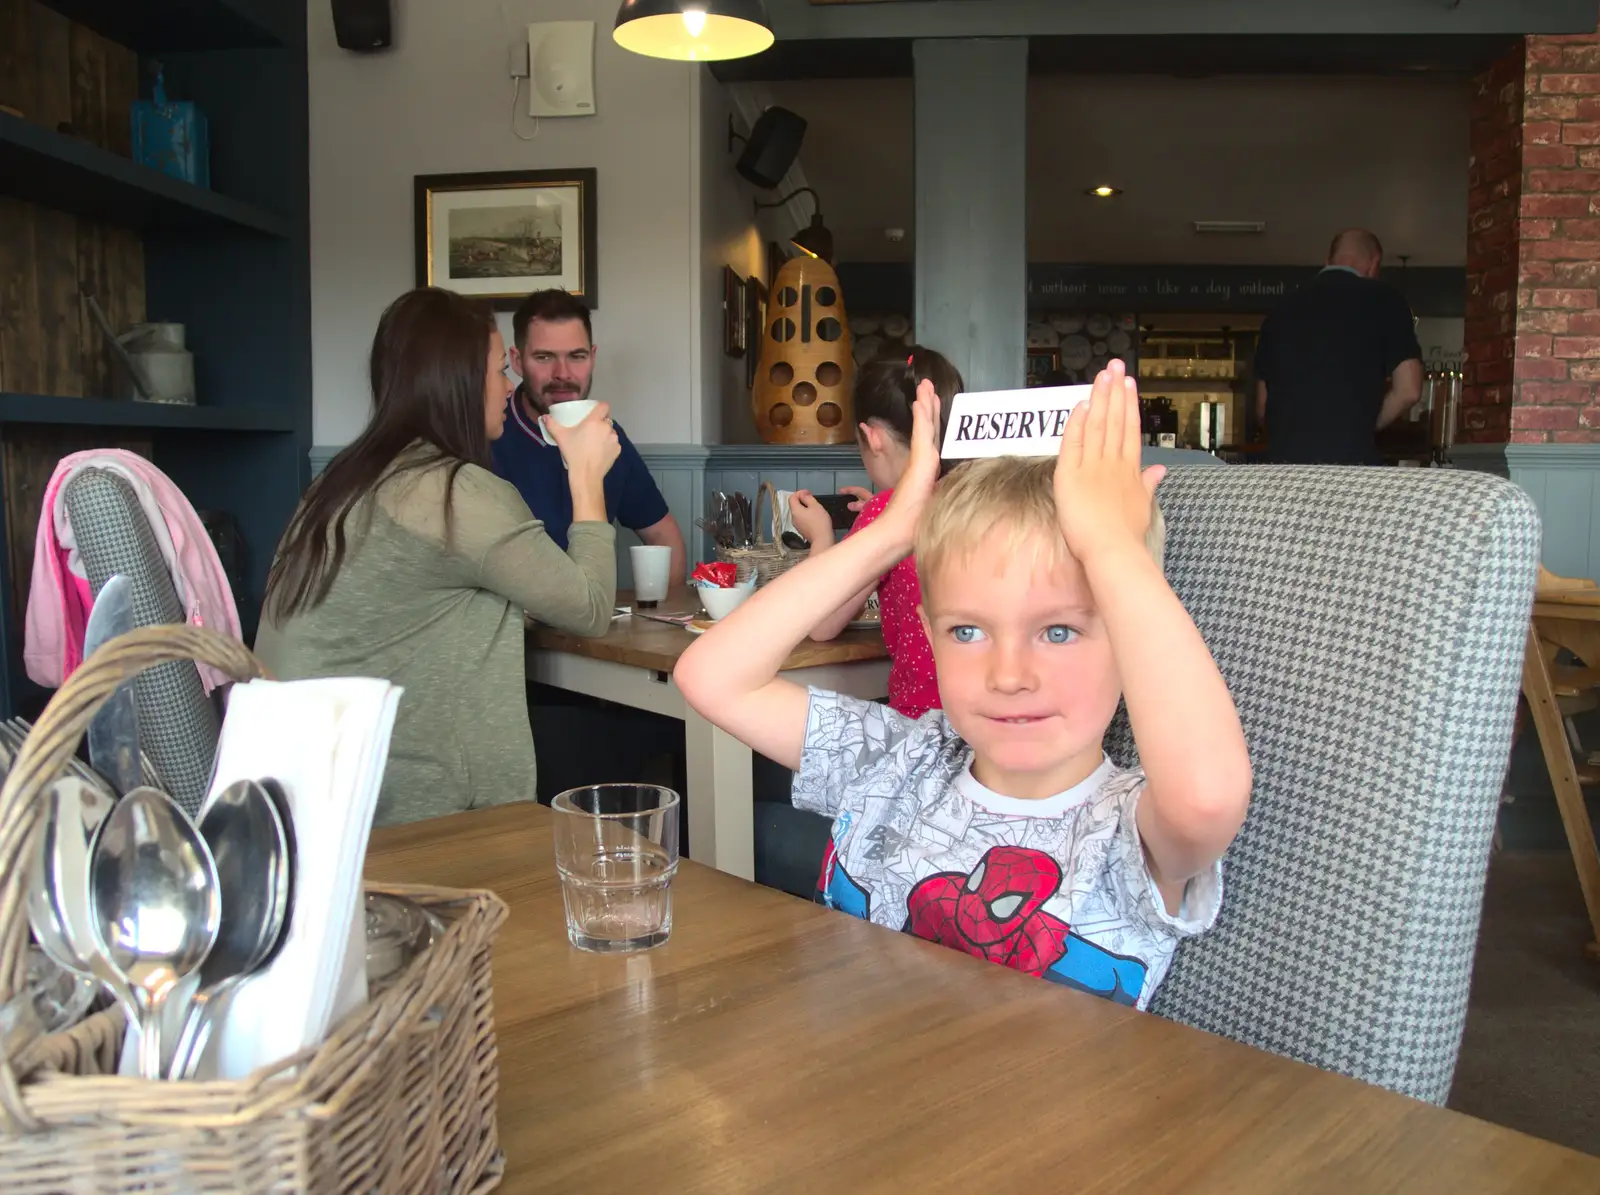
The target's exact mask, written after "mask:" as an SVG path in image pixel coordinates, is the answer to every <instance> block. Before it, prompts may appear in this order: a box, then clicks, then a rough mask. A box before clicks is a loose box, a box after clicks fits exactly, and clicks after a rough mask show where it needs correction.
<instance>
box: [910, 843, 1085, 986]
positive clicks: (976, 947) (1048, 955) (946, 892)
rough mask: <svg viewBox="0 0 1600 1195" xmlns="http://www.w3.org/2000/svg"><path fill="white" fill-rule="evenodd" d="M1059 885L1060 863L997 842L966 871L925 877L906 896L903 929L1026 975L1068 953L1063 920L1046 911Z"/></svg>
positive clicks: (1036, 971) (1047, 966)
mask: <svg viewBox="0 0 1600 1195" xmlns="http://www.w3.org/2000/svg"><path fill="white" fill-rule="evenodd" d="M1060 886H1061V865H1060V864H1058V863H1057V862H1056V861H1055V860H1054V859H1052V858H1051V857H1050V856H1049V855H1046V854H1044V853H1043V852H1042V851H1036V850H1031V849H1029V848H1028V847H1021V846H997V847H992V848H990V849H989V850H988V851H987V852H985V854H984V856H983V858H982V859H980V860H978V865H977V866H976V867H974V868H973V869H972V872H971V874H969V875H962V874H960V873H959V872H943V873H941V874H939V875H931V876H928V877H927V878H926V879H925V880H923V881H922V882H921V883H919V884H918V885H917V886H916V887H915V888H913V889H912V890H911V893H910V895H909V896H908V897H907V898H906V912H907V914H908V917H907V919H906V930H907V932H909V933H912V934H915V935H916V936H917V937H919V938H925V939H927V940H928V941H930V942H938V943H939V944H940V945H942V946H950V947H953V948H955V949H957V950H965V951H966V952H967V953H968V954H972V955H976V956H977V957H979V958H984V959H988V960H989V961H990V962H992V963H1002V964H1004V965H1005V966H1007V967H1012V968H1014V969H1015V970H1018V971H1024V972H1026V973H1027V974H1029V975H1043V974H1044V973H1045V971H1047V970H1048V969H1049V968H1050V967H1051V966H1052V965H1053V964H1054V963H1055V962H1056V960H1057V959H1059V958H1061V956H1062V955H1064V954H1065V953H1066V951H1067V936H1068V930H1067V923H1066V922H1065V921H1063V920H1061V918H1059V917H1056V916H1054V915H1052V914H1050V913H1046V912H1045V911H1044V903H1045V901H1047V900H1049V899H1050V898H1051V897H1052V896H1054V895H1055V894H1056V890H1057V889H1058V888H1059V887H1060Z"/></svg>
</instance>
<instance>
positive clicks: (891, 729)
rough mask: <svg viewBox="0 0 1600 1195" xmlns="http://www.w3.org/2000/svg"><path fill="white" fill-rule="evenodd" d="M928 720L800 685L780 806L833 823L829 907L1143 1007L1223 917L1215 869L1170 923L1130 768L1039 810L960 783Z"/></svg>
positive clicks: (962, 769)
mask: <svg viewBox="0 0 1600 1195" xmlns="http://www.w3.org/2000/svg"><path fill="white" fill-rule="evenodd" d="M971 764H972V749H971V748H970V747H968V746H967V744H966V743H965V742H964V741H963V740H962V739H961V738H960V736H958V735H957V734H956V732H955V730H954V729H952V727H951V726H950V723H949V721H948V720H947V719H946V718H945V716H944V714H943V713H942V712H940V711H932V712H930V713H928V714H926V715H924V716H923V717H922V718H921V719H919V720H917V721H912V720H911V719H910V718H906V717H904V716H903V715H901V714H897V713H895V711H894V710H892V709H890V708H888V707H887V706H882V705H878V704H875V703H873V702H869V701H861V700H858V699H856V698H854V697H845V696H843V695H841V694H838V693H830V692H826V691H824V690H820V689H812V690H811V695H810V712H809V714H808V715H807V718H806V739H805V748H804V751H803V753H802V756H801V762H800V770H799V772H797V773H796V774H795V779H794V790H793V799H794V803H795V804H796V805H797V806H799V807H800V808H802V809H809V810H811V811H812V812H814V813H821V814H824V815H826V816H828V817H831V818H833V819H834V822H833V843H832V847H831V849H830V851H829V858H828V863H827V866H826V867H825V868H824V870H823V879H822V886H823V899H824V900H825V902H826V903H827V904H828V905H830V906H831V907H833V908H836V909H840V910H843V911H844V912H847V913H852V914H854V915H855V916H857V917H862V918H865V919H867V920H869V921H872V922H874V923H875V924H877V925H882V926H886V927H887V928H889V929H895V930H903V931H905V932H906V933H909V934H914V935H916V936H917V937H919V938H925V939H927V940H928V941H931V942H938V943H940V944H941V945H944V946H949V947H952V948H954V949H957V950H964V951H966V952H967V953H968V954H972V955H976V956H977V957H979V958H985V959H989V960H990V961H992V962H997V963H1002V964H1004V965H1005V966H1008V967H1012V968H1015V969H1016V970H1018V971H1026V972H1027V973H1029V974H1030V975H1037V976H1039V977H1041V978H1043V979H1047V980H1050V981H1051V982H1054V983H1059V984H1062V985H1063V986H1066V987H1071V988H1077V989H1078V990H1080V991H1087V992H1092V993H1093V994H1095V995H1098V996H1104V997H1106V998H1107V999H1110V1000H1114V1001H1116V1002H1117V1003H1119V1004H1129V1005H1135V1006H1137V1007H1139V1008H1145V1007H1146V1006H1148V1004H1149V1003H1150V997H1151V996H1153V995H1154V994H1155V991H1156V988H1157V987H1159V986H1160V984H1161V980H1162V979H1163V978H1164V977H1165V976H1166V973H1167V969H1168V967H1170V966H1171V964H1172V956H1173V954H1174V953H1176V951H1177V948H1178V943H1179V941H1181V940H1182V939H1183V938H1186V937H1190V936H1192V935H1194V934H1198V933H1202V932H1204V931H1205V930H1207V929H1209V928H1210V927H1211V925H1212V924H1213V923H1214V922H1215V921H1216V918H1217V913H1218V911H1219V910H1220V909H1221V907H1222V867H1221V864H1220V863H1216V864H1213V865H1212V867H1211V869H1210V870H1209V871H1207V872H1205V873H1204V874H1202V875H1199V876H1196V877H1195V878H1194V879H1192V880H1190V881H1189V885H1188V887H1187V889H1186V890H1185V892H1184V897H1183V905H1182V908H1181V909H1180V910H1179V914H1178V915H1177V916H1173V915H1172V914H1170V913H1168V912H1167V909H1166V904H1165V902H1164V901H1163V900H1162V899H1161V894H1160V892H1159V891H1157V889H1156V886H1155V882H1154V881H1153V880H1152V879H1151V878H1150V872H1149V869H1148V868H1147V867H1146V866H1145V858H1144V849H1143V846H1142V845H1141V843H1140V841H1139V831H1138V827H1137V825H1136V823H1135V819H1134V810H1135V808H1136V807H1137V805H1138V800H1139V795H1140V793H1142V792H1143V791H1144V784H1145V780H1144V773H1143V772H1142V771H1138V770H1133V771H1121V770H1119V769H1118V768H1116V767H1115V766H1114V765H1113V764H1112V763H1111V761H1110V760H1109V759H1108V760H1106V761H1104V762H1103V763H1102V764H1101V765H1100V767H1099V768H1098V769H1097V770H1096V771H1095V772H1094V774H1093V775H1091V776H1090V777H1089V778H1088V779H1086V780H1084V781H1083V782H1082V783H1081V784H1078V785H1077V786H1075V787H1074V788H1071V789H1069V790H1068V791H1066V792H1064V793H1057V794H1056V795H1055V796H1053V797H1047V798H1045V799H1044V800H1041V801H1024V800H1018V799H1017V798H1014V797H1005V796H1001V795H1000V794H999V793H995V792H992V791H990V790H989V789H987V788H985V787H984V786H983V785H981V784H979V783H978V782H977V780H976V779H974V777H973V775H972V767H971Z"/></svg>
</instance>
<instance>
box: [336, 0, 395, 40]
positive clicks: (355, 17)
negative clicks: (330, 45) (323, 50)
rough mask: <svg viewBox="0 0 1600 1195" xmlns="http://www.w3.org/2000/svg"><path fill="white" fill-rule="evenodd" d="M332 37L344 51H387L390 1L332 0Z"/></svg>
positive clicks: (389, 37)
mask: <svg viewBox="0 0 1600 1195" xmlns="http://www.w3.org/2000/svg"><path fill="white" fill-rule="evenodd" d="M333 35H334V37H336V38H337V39H338V41H339V48H340V49H343V50H356V51H358V52H360V53H371V52H372V51H373V50H383V49H387V48H388V46H389V43H390V41H391V40H393V36H394V35H393V32H392V30H391V29H390V28H389V0H333Z"/></svg>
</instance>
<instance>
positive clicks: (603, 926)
mask: <svg viewBox="0 0 1600 1195" xmlns="http://www.w3.org/2000/svg"><path fill="white" fill-rule="evenodd" d="M679 804H680V799H679V797H678V794H677V793H675V792H673V791H672V790H671V789H670V788H661V787H659V786H657V785H654V784H595V785H591V786H589V787H587V788H572V789H568V790H567V791H566V792H564V793H561V794H559V795H558V796H557V797H556V799H555V800H554V801H553V802H552V803H551V810H552V811H553V812H554V813H555V839H556V869H557V870H558V871H559V872H560V873H561V895H562V898H563V899H564V900H565V902H566V906H567V939H568V940H569V941H570V942H571V943H572V944H573V945H574V946H576V947H577V948H578V949H579V950H593V951H599V952H601V953H618V952H622V951H628V950H647V949H649V948H650V947H652V946H659V945H661V943H663V942H665V941H666V940H667V937H668V935H670V934H671V933H672V876H673V873H674V872H676V871H677V870H678V806H679Z"/></svg>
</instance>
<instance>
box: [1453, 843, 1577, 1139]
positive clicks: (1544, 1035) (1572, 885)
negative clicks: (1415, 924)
mask: <svg viewBox="0 0 1600 1195" xmlns="http://www.w3.org/2000/svg"><path fill="white" fill-rule="evenodd" d="M1588 937H1589V927H1588V921H1587V919H1586V918H1585V916H1584V909H1583V895H1582V893H1581V892H1580V891H1579V890H1578V878H1577V874H1576V873H1575V872H1574V871H1573V866H1572V857H1571V855H1569V854H1568V853H1567V852H1566V851H1565V850H1559V851H1529V850H1507V851H1503V852H1501V853H1499V854H1497V855H1496V856H1495V857H1494V859H1493V861H1492V863H1491V865H1490V868H1489V886H1488V890H1487V892H1486V893H1485V896H1484V908H1483V928H1482V932H1481V933H1480V935H1479V938H1478V957H1477V963H1476V966H1475V968H1474V971H1473V978H1472V998H1471V1002H1470V1004H1469V1006H1468V1009H1467V1030H1466V1036H1465V1038H1464V1039H1463V1040H1462V1043H1461V1061H1460V1063H1459V1064H1458V1065H1457V1067H1456V1078H1455V1086H1454V1087H1453V1088H1452V1089H1451V1092H1450V1107H1452V1108H1454V1109H1456V1110H1457V1111H1459V1112H1466V1113H1468V1114H1470V1115H1472V1116H1478V1117H1482V1118H1483V1119H1484V1120H1489V1121H1493V1122H1494V1123H1495V1124H1501V1125H1506V1126H1508V1127H1510V1128H1513V1129H1519V1130H1521V1131H1522V1132H1525V1133H1531V1134H1532V1135H1533V1136H1535V1137H1543V1138H1545V1139H1547V1140H1550V1141H1556V1142H1559V1143H1561V1144H1562V1145H1567V1146H1571V1147H1572V1148H1573V1149H1579V1150H1583V1151H1584V1152H1585V1153H1591V1154H1600V963H1596V962H1592V961H1590V960H1589V958H1588V957H1587V956H1586V955H1585V954H1584V952H1583V945H1584V943H1585V942H1586V941H1587V940H1588Z"/></svg>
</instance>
